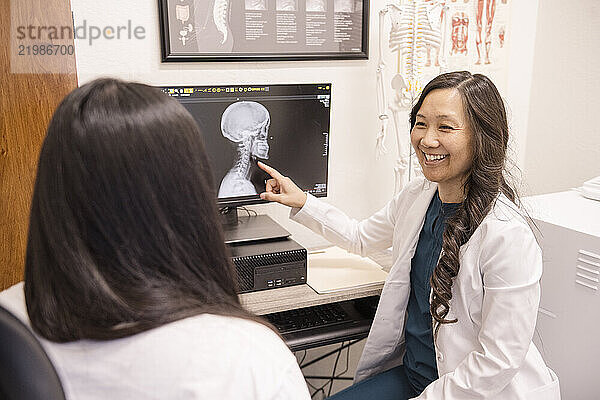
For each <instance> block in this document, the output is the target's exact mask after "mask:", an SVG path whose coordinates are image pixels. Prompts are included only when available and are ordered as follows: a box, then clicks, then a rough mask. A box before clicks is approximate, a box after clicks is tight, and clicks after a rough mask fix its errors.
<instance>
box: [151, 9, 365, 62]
mask: <svg viewBox="0 0 600 400" xmlns="http://www.w3.org/2000/svg"><path fill="white" fill-rule="evenodd" d="M159 7H160V24H161V39H162V61H166V62H170V61H176V62H179V61H269V60H320V59H360V58H368V49H367V47H368V46H367V42H368V24H369V21H368V18H369V17H368V16H369V0H159Z"/></svg>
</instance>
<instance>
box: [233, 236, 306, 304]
mask: <svg viewBox="0 0 600 400" xmlns="http://www.w3.org/2000/svg"><path fill="white" fill-rule="evenodd" d="M229 248H230V251H231V258H232V261H233V264H234V265H235V269H236V271H237V275H238V291H239V293H246V292H254V291H258V290H264V289H274V288H278V287H285V286H293V285H300V284H303V283H306V259H307V257H306V256H307V252H306V249H305V248H304V247H302V246H300V245H299V244H298V243H296V242H294V241H293V240H291V239H283V240H271V241H266V242H265V241H263V242H253V243H247V242H245V243H243V244H238V245H235V244H233V245H229Z"/></svg>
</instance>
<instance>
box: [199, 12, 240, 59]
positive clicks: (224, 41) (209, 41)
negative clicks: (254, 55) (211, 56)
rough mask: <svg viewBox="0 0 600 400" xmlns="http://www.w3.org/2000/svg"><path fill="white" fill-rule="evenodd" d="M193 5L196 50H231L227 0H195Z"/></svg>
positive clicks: (231, 40)
mask: <svg viewBox="0 0 600 400" xmlns="http://www.w3.org/2000/svg"><path fill="white" fill-rule="evenodd" d="M194 6H195V8H194V17H195V24H196V42H197V43H198V50H199V51H201V52H208V51H211V52H217V51H221V52H228V51H231V50H232V48H233V37H232V36H233V35H232V32H231V29H230V28H229V0H196V1H195V2H194Z"/></svg>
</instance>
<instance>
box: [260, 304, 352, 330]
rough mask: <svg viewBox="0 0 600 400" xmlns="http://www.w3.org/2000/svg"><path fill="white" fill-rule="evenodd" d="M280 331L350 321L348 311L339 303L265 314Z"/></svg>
mask: <svg viewBox="0 0 600 400" xmlns="http://www.w3.org/2000/svg"><path fill="white" fill-rule="evenodd" d="M265 317H266V318H267V320H268V321H269V322H270V323H271V324H273V325H274V326H275V327H276V328H277V330H279V332H280V333H282V334H283V333H287V332H293V331H300V330H303V329H313V328H317V327H325V326H332V325H337V324H343V323H346V322H350V321H352V320H353V319H352V318H350V316H349V315H348V313H346V311H344V309H343V308H342V307H341V306H340V304H338V303H329V304H321V305H317V306H312V307H306V308H298V309H295V310H289V311H282V312H278V313H274V314H268V315H266V316H265Z"/></svg>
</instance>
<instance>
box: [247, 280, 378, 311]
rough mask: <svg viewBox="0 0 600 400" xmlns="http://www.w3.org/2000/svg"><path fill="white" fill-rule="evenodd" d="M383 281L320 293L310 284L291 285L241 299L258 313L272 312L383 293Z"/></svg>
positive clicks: (251, 309)
mask: <svg viewBox="0 0 600 400" xmlns="http://www.w3.org/2000/svg"><path fill="white" fill-rule="evenodd" d="M382 288H383V283H377V284H373V285H369V286H363V287H360V288H350V289H345V290H340V291H336V292H334V293H327V294H319V293H317V292H315V291H314V290H313V289H312V288H311V287H310V286H308V284H302V285H296V286H289V287H284V288H278V289H269V290H262V291H260V292H252V293H243V294H241V295H240V300H241V302H242V304H243V305H244V307H246V309H247V310H249V311H251V312H253V313H255V314H258V315H264V314H271V313H275V312H279V311H287V310H292V309H295V308H303V307H310V306H316V305H319V304H325V303H335V302H338V301H344V300H352V299H357V298H361V297H368V296H376V295H379V294H381V289H382Z"/></svg>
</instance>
